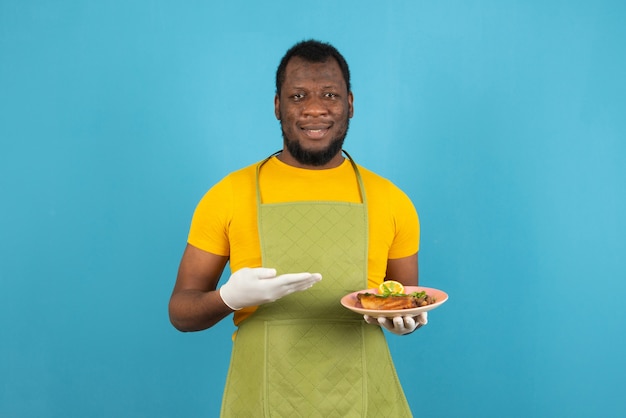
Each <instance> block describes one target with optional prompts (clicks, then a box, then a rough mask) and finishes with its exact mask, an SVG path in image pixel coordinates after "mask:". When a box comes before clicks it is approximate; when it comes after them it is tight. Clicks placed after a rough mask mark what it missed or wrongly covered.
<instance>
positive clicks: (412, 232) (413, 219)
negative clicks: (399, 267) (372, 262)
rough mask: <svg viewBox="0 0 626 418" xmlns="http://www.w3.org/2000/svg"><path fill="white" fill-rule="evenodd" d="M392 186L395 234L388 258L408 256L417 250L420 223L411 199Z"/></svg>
mask: <svg viewBox="0 0 626 418" xmlns="http://www.w3.org/2000/svg"><path fill="white" fill-rule="evenodd" d="M393 187H394V189H395V190H394V193H392V195H393V204H392V207H393V211H394V219H395V236H394V240H393V243H392V245H391V248H390V249H389V258H392V259H395V258H403V257H409V256H411V255H413V254H415V253H417V252H418V251H419V241H420V224H419V218H418V215H417V211H416V210H415V206H414V205H413V202H411V199H409V197H408V196H407V195H406V194H405V193H404V192H403V191H402V190H400V189H399V188H397V187H396V186H393Z"/></svg>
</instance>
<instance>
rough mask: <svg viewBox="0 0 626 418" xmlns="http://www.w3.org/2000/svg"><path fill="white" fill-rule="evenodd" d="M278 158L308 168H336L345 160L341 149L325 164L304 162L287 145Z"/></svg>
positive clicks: (289, 163) (295, 165) (288, 163)
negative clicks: (292, 153)
mask: <svg viewBox="0 0 626 418" xmlns="http://www.w3.org/2000/svg"><path fill="white" fill-rule="evenodd" d="M276 158H278V159H279V160H280V161H282V162H283V163H285V164H287V165H290V166H293V167H296V168H304V169H307V170H327V169H329V168H336V167H339V166H340V165H341V164H342V163H343V161H344V160H345V157H344V156H343V154H342V152H341V151H339V152H338V153H337V154H335V156H334V157H333V158H331V159H330V161H328V162H327V163H326V164H323V165H312V164H304V163H301V162H300V161H298V160H297V159H296V158H295V157H294V156H293V155H291V153H290V152H289V150H288V149H287V147H283V150H282V151H281V152H280V154H278V155H277V157H276Z"/></svg>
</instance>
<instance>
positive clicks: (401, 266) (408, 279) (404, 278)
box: [385, 253, 419, 286]
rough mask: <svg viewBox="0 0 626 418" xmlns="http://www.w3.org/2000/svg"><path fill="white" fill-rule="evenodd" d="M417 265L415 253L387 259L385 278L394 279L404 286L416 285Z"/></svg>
mask: <svg viewBox="0 0 626 418" xmlns="http://www.w3.org/2000/svg"><path fill="white" fill-rule="evenodd" d="M418 279H419V267H418V262H417V253H415V254H413V255H411V256H408V257H403V258H395V259H389V260H387V274H386V276H385V280H395V281H398V282H400V283H402V284H403V285H405V286H417V285H418V281H419V280H418Z"/></svg>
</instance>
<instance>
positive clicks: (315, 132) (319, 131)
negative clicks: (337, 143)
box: [300, 126, 330, 139]
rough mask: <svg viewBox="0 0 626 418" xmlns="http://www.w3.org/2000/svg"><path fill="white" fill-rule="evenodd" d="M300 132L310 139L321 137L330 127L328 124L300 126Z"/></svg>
mask: <svg viewBox="0 0 626 418" xmlns="http://www.w3.org/2000/svg"><path fill="white" fill-rule="evenodd" d="M300 129H301V130H302V132H303V133H304V134H305V135H306V136H307V137H309V138H311V139H319V138H323V137H324V136H325V135H326V133H327V132H328V130H329V129H330V128H329V127H328V126H324V127H321V126H311V127H306V128H300Z"/></svg>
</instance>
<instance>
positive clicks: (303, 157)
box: [281, 119, 350, 167]
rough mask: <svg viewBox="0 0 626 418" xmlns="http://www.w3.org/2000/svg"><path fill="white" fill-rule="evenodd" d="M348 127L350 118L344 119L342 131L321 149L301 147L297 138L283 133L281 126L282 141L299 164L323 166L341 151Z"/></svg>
mask: <svg viewBox="0 0 626 418" xmlns="http://www.w3.org/2000/svg"><path fill="white" fill-rule="evenodd" d="M349 127H350V119H347V121H346V128H345V130H344V131H343V132H342V133H339V135H337V136H336V137H335V138H333V140H332V141H331V142H330V144H328V146H327V147H326V148H323V149H321V150H315V151H312V150H307V149H304V148H302V145H301V144H300V142H299V141H298V140H294V139H292V138H289V137H288V136H287V134H286V133H285V130H284V129H283V128H282V123H281V130H282V133H283V143H284V144H285V146H286V147H287V151H289V153H290V154H291V155H292V156H293V158H295V159H296V161H298V162H299V163H300V164H304V165H309V166H314V167H319V166H323V165H324V164H327V163H328V162H330V160H332V159H333V157H335V156H336V155H337V154H338V153H340V152H341V149H342V147H343V142H344V140H345V139H346V135H348V128H349Z"/></svg>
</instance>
